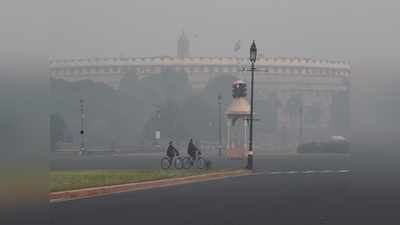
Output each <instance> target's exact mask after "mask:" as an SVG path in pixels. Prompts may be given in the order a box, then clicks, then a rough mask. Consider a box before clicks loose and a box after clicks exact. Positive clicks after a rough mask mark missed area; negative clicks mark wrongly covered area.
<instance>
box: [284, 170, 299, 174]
mask: <svg viewBox="0 0 400 225" xmlns="http://www.w3.org/2000/svg"><path fill="white" fill-rule="evenodd" d="M286 173H287V174H295V173H298V171H295V170H291V171H287V172H286Z"/></svg>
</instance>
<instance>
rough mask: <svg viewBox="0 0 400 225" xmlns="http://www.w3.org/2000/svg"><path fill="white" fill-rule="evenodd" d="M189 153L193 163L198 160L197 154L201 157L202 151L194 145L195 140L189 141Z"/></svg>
mask: <svg viewBox="0 0 400 225" xmlns="http://www.w3.org/2000/svg"><path fill="white" fill-rule="evenodd" d="M187 153H188V154H189V156H190V157H191V158H192V160H193V161H195V160H196V158H197V154H199V155H201V152H200V150H199V149H198V148H197V147H196V145H194V144H193V139H190V141H189V144H188V150H187Z"/></svg>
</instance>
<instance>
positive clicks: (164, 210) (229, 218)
mask: <svg viewBox="0 0 400 225" xmlns="http://www.w3.org/2000/svg"><path fill="white" fill-rule="evenodd" d="M394 162H395V161H394V160H391V159H390V158H384V157H382V156H380V157H377V154H356V155H352V156H320V155H319V156H315V155H314V156H313V155H309V156H297V157H295V156H279V157H278V156H274V157H271V156H259V157H257V158H256V163H257V164H256V165H257V171H258V173H257V174H256V175H254V176H246V177H237V178H228V179H223V180H218V181H210V182H203V183H194V184H187V185H181V186H175V187H167V188H159V189H152V190H145V191H138V192H130V193H120V194H114V195H109V196H104V197H97V198H92V199H82V200H76V201H69V202H61V203H52V204H51V207H50V215H51V221H52V224H57V225H61V224H65V225H74V224H85V225H89V224H97V225H101V224H140V225H145V224H162V225H168V224H171V225H180V224H182V225H183V224H184V225H200V224H201V225H207V224H211V225H222V224H233V225H241V224H243V225H245V224H252V225H256V224H263V225H264V224H280V225H281V224H282V225H283V224H293V225H295V224H307V225H313V224H335V225H345V224H349V225H355V224H363V225H368V224H374V225H376V224H385V225H387V224H400V213H398V209H399V208H400V200H399V199H400V189H399V186H400V185H398V180H394V179H393V178H395V176H396V174H397V173H395V172H392V173H390V171H392V169H394V168H392V166H394V164H393V163H394ZM239 164H240V163H239V162H237V165H235V166H239ZM76 165H78V164H76ZM94 165H96V163H94V164H91V166H93V167H95V166H94ZM111 165H114V164H108V166H109V167H111ZM389 165H390V166H389ZM125 166H126V165H125Z"/></svg>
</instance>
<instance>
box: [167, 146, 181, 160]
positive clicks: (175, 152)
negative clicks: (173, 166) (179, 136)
mask: <svg viewBox="0 0 400 225" xmlns="http://www.w3.org/2000/svg"><path fill="white" fill-rule="evenodd" d="M167 156H168V158H169V162H170V163H171V162H172V159H173V158H174V157H175V156H179V152H178V150H176V148H175V147H174V146H173V145H172V141H170V142H169V145H168V148H167Z"/></svg>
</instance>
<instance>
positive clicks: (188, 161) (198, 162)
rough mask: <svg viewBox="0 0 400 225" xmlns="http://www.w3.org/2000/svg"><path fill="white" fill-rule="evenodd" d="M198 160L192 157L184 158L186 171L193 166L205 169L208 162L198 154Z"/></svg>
mask: <svg viewBox="0 0 400 225" xmlns="http://www.w3.org/2000/svg"><path fill="white" fill-rule="evenodd" d="M196 154H197V156H196V159H193V158H192V157H191V156H186V157H184V158H183V168H184V169H189V168H191V167H193V166H196V168H197V169H203V168H204V167H205V164H206V160H205V159H204V158H203V157H201V156H200V155H201V153H200V152H198V153H196Z"/></svg>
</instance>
